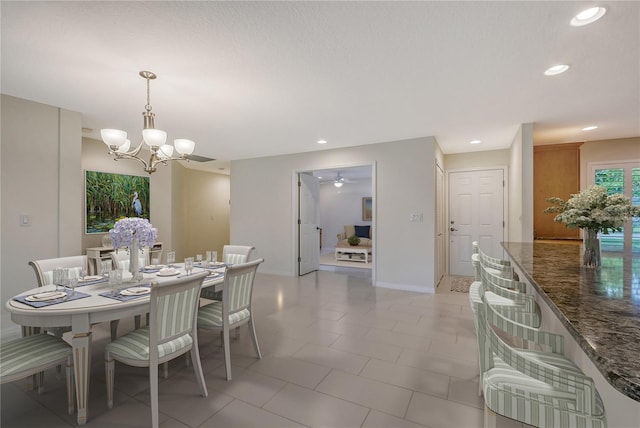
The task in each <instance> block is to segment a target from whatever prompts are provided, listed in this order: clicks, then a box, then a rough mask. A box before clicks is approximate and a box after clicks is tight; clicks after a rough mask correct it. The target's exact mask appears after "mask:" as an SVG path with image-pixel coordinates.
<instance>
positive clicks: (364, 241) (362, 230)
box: [337, 224, 373, 247]
mask: <svg viewBox="0 0 640 428" xmlns="http://www.w3.org/2000/svg"><path fill="white" fill-rule="evenodd" d="M353 235H356V236H357V237H358V238H360V244H358V245H359V246H361V247H371V246H372V244H373V241H372V237H373V228H372V227H371V226H370V225H364V226H359V225H354V224H345V225H344V232H343V233H338V235H337V236H338V245H337V246H338V247H347V246H349V242H348V241H347V239H349V237H350V236H353Z"/></svg>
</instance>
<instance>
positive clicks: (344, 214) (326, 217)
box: [294, 162, 375, 276]
mask: <svg viewBox="0 0 640 428" xmlns="http://www.w3.org/2000/svg"><path fill="white" fill-rule="evenodd" d="M298 175H306V176H312V177H314V178H315V179H316V180H317V182H318V184H319V198H318V199H316V201H317V205H318V207H317V208H318V211H319V217H318V220H317V227H318V229H317V230H316V232H315V237H314V236H312V235H311V234H309V233H307V236H306V237H305V235H304V233H303V229H306V230H307V232H309V231H310V230H311V228H312V227H313V226H312V223H309V222H306V221H305V220H304V219H303V218H301V217H299V216H298V212H301V209H302V210H310V209H312V208H310V207H309V201H310V200H312V199H313V198H306V197H304V196H303V195H304V193H305V192H306V190H305V191H299V190H298V185H297V183H296V186H295V187H296V189H295V193H294V195H296V196H297V200H296V201H295V202H294V203H295V205H294V206H295V209H296V211H297V212H296V216H295V217H294V227H295V229H294V236H295V240H294V246H295V253H294V257H295V258H296V260H295V263H296V266H297V268H296V272H297V274H298V275H304V274H305V273H308V272H312V271H314V270H316V269H317V268H315V269H314V268H313V267H311V269H310V266H313V265H315V264H317V265H319V269H320V270H341V269H345V268H346V269H351V268H353V269H357V270H358V271H364V272H365V273H366V272H368V273H367V275H371V276H373V274H372V271H373V267H374V263H375V261H369V263H362V262H360V263H358V262H355V261H354V262H350V263H348V262H340V261H337V260H335V247H336V245H337V243H338V238H337V234H338V233H341V232H344V226H345V225H349V224H351V225H371V226H372V230H373V233H374V235H375V226H374V224H375V195H374V193H375V191H374V189H375V184H374V176H375V165H374V163H373V162H371V163H368V164H360V165H346V166H340V167H329V168H323V169H311V170H304V171H296V172H295V176H296V177H295V180H296V181H297V176H298ZM336 182H338V183H339V184H341V185H339V186H336V185H335V183H336ZM364 198H371V199H370V201H371V203H372V204H371V205H367V207H371V208H372V211H371V212H372V213H373V215H372V216H371V218H368V217H367V219H366V220H364V219H363V199H364ZM298 222H300V224H298ZM305 223H307V224H306V226H304V228H303V227H301V226H302V225H303V224H305ZM314 240H316V244H313V241H314ZM373 240H374V241H375V237H373ZM312 245H316V247H315V249H317V250H319V251H318V252H317V256H316V255H313V253H312V252H311V251H309V249H311V246H312ZM304 254H307V255H308V256H310V257H315V258H316V260H315V261H313V262H309V261H305V260H304V257H305V256H304ZM340 263H342V265H340ZM345 265H350V266H345Z"/></svg>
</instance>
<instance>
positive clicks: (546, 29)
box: [0, 1, 640, 169]
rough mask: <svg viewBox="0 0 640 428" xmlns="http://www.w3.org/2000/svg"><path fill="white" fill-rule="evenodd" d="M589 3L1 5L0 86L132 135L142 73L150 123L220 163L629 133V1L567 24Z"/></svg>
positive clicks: (632, 17) (637, 129)
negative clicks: (406, 145)
mask: <svg viewBox="0 0 640 428" xmlns="http://www.w3.org/2000/svg"><path fill="white" fill-rule="evenodd" d="M597 3H598V2H591V1H590V2H572V1H563V2H556V1H531V2H525V1H518V2H502V1H498V2H190V1H186V2H183V1H181V2H125V1H123V2H97V1H82V2H57V1H52V2H23V1H19V2H12V1H2V2H1V3H0V7H1V20H2V21H1V24H2V27H1V35H2V42H1V43H2V45H1V48H2V49H1V60H2V64H1V73H2V74H1V90H2V93H4V94H8V95H12V96H16V97H20V98H24V99H28V100H33V101H37V102H41V103H45V104H50V105H54V106H59V107H62V108H65V109H69V110H73V111H78V112H81V113H82V126H83V128H86V129H85V134H84V135H85V136H87V137H92V138H95V139H100V137H99V130H100V129H101V128H109V127H111V128H119V129H124V130H127V131H128V132H129V134H130V136H131V135H139V133H140V131H141V128H142V117H141V113H142V111H143V108H144V105H145V103H146V87H145V81H144V80H143V79H142V78H141V77H140V76H139V75H138V72H139V71H141V70H150V71H153V72H155V73H156V74H157V75H158V78H157V79H156V80H154V81H152V82H151V105H152V106H153V111H154V112H155V113H156V127H158V128H160V129H164V130H165V131H167V132H168V134H169V140H170V141H172V140H173V139H175V138H190V139H192V140H194V141H196V151H195V154H197V155H200V156H205V157H210V158H216V159H218V160H217V161H215V162H209V163H208V164H202V165H208V168H214V169H217V168H225V167H227V166H228V162H229V161H230V160H234V159H244V158H252V157H261V156H269V155H281V154H287V153H298V152H309V151H316V150H325V149H334V148H339V147H347V146H355V145H363V144H372V143H380V142H388V141H395V140H401V139H407V138H416V137H425V136H434V137H435V138H436V139H437V141H438V143H439V145H440V146H441V148H442V150H443V151H444V153H445V154H449V153H460V152H472V151H480V150H494V149H503V148H507V147H509V146H510V144H511V142H512V140H513V138H514V136H515V134H516V132H517V129H518V126H519V125H520V124H522V123H530V122H533V123H535V126H534V140H535V144H551V143H564V142H575V141H590V140H602V139H612V138H623V137H634V136H638V135H640V2H637V1H633V2H628V1H621V2H600V3H602V4H603V5H604V6H606V7H607V14H606V15H605V16H604V17H603V18H602V19H600V20H599V21H597V22H595V23H594V24H591V25H587V26H584V27H571V26H570V25H569V20H570V19H571V18H572V17H573V16H574V15H575V14H576V13H578V12H580V11H581V10H583V9H585V8H586V7H588V6H592V5H594V4H597ZM558 63H565V64H569V65H570V66H571V68H570V69H569V71H568V72H566V73H564V74H561V75H558V76H554V77H547V76H544V75H543V72H544V70H545V69H547V68H548V67H550V66H552V65H555V64H558ZM588 125H597V126H599V127H598V129H596V130H593V131H589V132H585V131H581V129H582V128H583V127H585V126H588ZM136 138H137V137H136ZM318 139H325V140H327V141H328V143H327V144H324V145H319V144H317V143H316V141H317V140H318ZM475 139H479V140H482V143H481V144H477V145H470V144H469V141H471V140H475ZM132 140H134V139H133V138H132ZM134 141H135V140H134ZM194 163H195V162H192V164H194Z"/></svg>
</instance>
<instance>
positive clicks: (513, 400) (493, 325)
mask: <svg viewBox="0 0 640 428" xmlns="http://www.w3.org/2000/svg"><path fill="white" fill-rule="evenodd" d="M481 290H482V288H481ZM484 297H485V295H482V292H481V298H482V299H483V304H481V305H479V307H478V313H479V317H478V321H479V335H478V341H479V343H480V350H481V353H482V354H483V355H482V356H481V358H480V362H481V373H483V374H482V377H481V381H482V387H483V392H484V399H485V404H486V406H485V427H490V426H492V427H495V424H496V418H495V413H498V414H500V415H503V416H506V417H508V418H511V419H515V420H517V421H520V422H524V423H526V424H529V425H533V426H537V427H590V428H605V427H606V426H607V420H606V414H605V409H604V405H603V403H602V399H601V398H600V395H599V394H598V391H597V390H596V387H595V384H594V382H593V379H592V378H590V377H588V376H586V375H585V374H584V373H583V372H582V371H581V370H580V368H579V367H578V366H577V365H576V364H575V363H574V362H573V361H571V360H570V359H569V358H567V357H565V356H564V337H563V336H562V335H558V334H555V333H550V332H546V331H543V330H540V329H535V328H531V327H529V326H526V325H524V324H520V323H517V322H515V321H513V320H512V319H510V318H509V317H507V316H504V315H503V314H501V313H500V312H498V311H496V310H495V307H494V306H493V305H491V304H490V303H489V302H488V301H487V300H485V299H484ZM496 329H498V330H499V331H500V333H499V334H498V333H497V332H496ZM509 337H515V338H520V339H524V340H526V341H527V342H528V343H535V344H536V345H538V346H540V347H544V348H546V350H545V351H534V350H529V349H520V348H517V347H516V346H515V345H514V343H516V341H513V340H509ZM494 412H495V413H494Z"/></svg>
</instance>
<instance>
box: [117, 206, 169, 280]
mask: <svg viewBox="0 0 640 428" xmlns="http://www.w3.org/2000/svg"><path fill="white" fill-rule="evenodd" d="M109 236H110V237H111V242H112V243H113V247H114V248H127V249H128V250H129V272H131V274H132V275H134V276H135V275H136V274H137V273H138V270H139V268H140V266H139V260H140V259H139V258H138V249H139V248H140V246H143V247H152V246H153V244H154V243H155V242H156V238H157V237H158V229H156V228H155V227H153V226H151V223H149V220H147V219H146V218H138V217H125V218H123V219H120V220H118V221H117V222H116V224H114V225H113V229H111V230H109Z"/></svg>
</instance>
